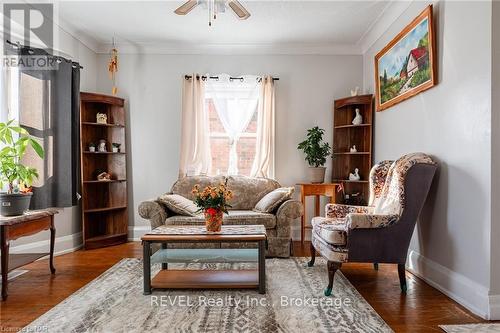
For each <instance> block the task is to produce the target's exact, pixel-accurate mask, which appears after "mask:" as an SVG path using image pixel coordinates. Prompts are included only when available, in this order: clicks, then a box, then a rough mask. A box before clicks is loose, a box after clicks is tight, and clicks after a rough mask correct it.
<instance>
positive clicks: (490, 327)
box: [439, 324, 500, 333]
mask: <svg viewBox="0 0 500 333" xmlns="http://www.w3.org/2000/svg"><path fill="white" fill-rule="evenodd" d="M439 327H440V328H441V329H442V330H443V331H445V332H447V333H500V324H466V325H440V326H439Z"/></svg>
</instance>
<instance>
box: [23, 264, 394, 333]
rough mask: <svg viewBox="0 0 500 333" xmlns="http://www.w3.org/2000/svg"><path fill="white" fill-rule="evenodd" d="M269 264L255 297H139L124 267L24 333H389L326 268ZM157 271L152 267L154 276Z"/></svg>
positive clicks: (203, 293)
mask: <svg viewBox="0 0 500 333" xmlns="http://www.w3.org/2000/svg"><path fill="white" fill-rule="evenodd" d="M306 263H307V258H293V259H268V260H266V274H267V279H266V281H267V293H266V294H265V295H260V294H259V293H258V292H257V291H254V290H164V291H160V290H154V291H153V294H152V295H148V296H144V295H143V294H142V283H143V281H142V261H141V260H140V259H123V260H122V261H120V262H119V263H118V264H116V265H114V266H113V267H111V268H110V269H109V270H107V271H106V272H104V273H103V274H102V275H101V276H99V277H98V278H97V279H95V280H94V281H92V282H91V283H89V284H88V285H86V286H85V287H83V288H82V289H80V290H79V291H77V292H76V293H74V294H73V295H72V296H70V297H69V298H67V299H66V300H64V301H63V302H62V303H60V304H58V305H57V306H55V307H54V308H53V309H51V310H50V311H48V312H47V313H45V314H44V315H43V316H41V317H40V318H38V319H37V320H35V321H34V322H32V323H31V324H30V325H28V327H26V328H25V330H26V332H31V331H34V332H36V331H37V330H39V329H44V332H45V331H47V332H51V333H53V332H113V333H117V332H128V333H130V332H141V333H142V332H207V333H209V332H214V333H216V332H217V333H218V332H307V333H313V332H329V333H331V332H392V330H391V329H390V328H389V326H388V325H387V324H386V323H385V322H384V321H383V320H382V318H380V316H379V315H378V314H377V313H376V312H375V311H374V310H373V308H372V307H371V306H370V305H369V304H368V303H367V302H366V300H365V299H363V297H362V296H361V295H360V294H359V293H358V292H357V291H356V289H355V288H354V287H353V286H352V285H351V283H350V282H349V281H348V280H347V279H346V278H345V277H344V276H343V275H342V273H340V272H338V273H337V274H336V276H335V284H334V288H333V290H334V293H333V294H332V296H330V297H325V296H324V295H323V289H324V288H325V286H326V285H327V273H326V272H327V270H326V262H325V260H323V259H322V258H318V259H316V265H315V266H314V267H311V268H308V267H305V266H306ZM251 265H252V264H227V265H226V264H177V265H173V264H171V265H169V268H170V269H173V268H176V269H179V268H181V267H182V268H183V269H199V268H202V269H221V268H226V269H227V268H229V267H230V268H231V269H244V268H249V267H250V266H251ZM158 270H159V266H158V265H154V267H153V272H152V274H155V273H156V272H157V271H158Z"/></svg>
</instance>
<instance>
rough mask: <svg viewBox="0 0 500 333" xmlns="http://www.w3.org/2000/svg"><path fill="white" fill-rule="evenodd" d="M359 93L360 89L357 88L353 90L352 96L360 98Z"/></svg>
mask: <svg viewBox="0 0 500 333" xmlns="http://www.w3.org/2000/svg"><path fill="white" fill-rule="evenodd" d="M358 93H359V87H356V88H355V89H354V90H351V96H352V97H354V96H358Z"/></svg>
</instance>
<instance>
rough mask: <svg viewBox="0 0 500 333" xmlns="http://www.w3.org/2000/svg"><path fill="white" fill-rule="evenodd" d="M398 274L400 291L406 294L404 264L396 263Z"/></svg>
mask: <svg viewBox="0 0 500 333" xmlns="http://www.w3.org/2000/svg"><path fill="white" fill-rule="evenodd" d="M398 275H399V285H400V286H401V292H402V293H403V294H406V290H407V287H406V271H405V264H398Z"/></svg>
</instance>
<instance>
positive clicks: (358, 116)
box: [352, 108, 363, 125]
mask: <svg viewBox="0 0 500 333" xmlns="http://www.w3.org/2000/svg"><path fill="white" fill-rule="evenodd" d="M354 111H356V117H354V119H353V120H352V124H353V125H361V124H362V123H363V116H361V113H359V109H358V108H356V110H354Z"/></svg>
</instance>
